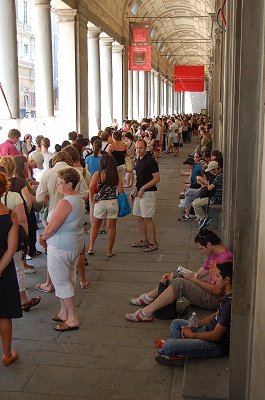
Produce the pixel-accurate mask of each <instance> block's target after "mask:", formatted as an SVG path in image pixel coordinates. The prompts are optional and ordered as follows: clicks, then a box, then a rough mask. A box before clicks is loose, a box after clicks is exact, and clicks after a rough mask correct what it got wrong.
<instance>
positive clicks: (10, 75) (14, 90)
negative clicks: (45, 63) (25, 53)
mask: <svg viewBox="0 0 265 400" xmlns="http://www.w3.org/2000/svg"><path fill="white" fill-rule="evenodd" d="M0 54H1V61H0V83H1V84H2V87H3V90H4V92H5V96H6V99H7V102H8V105H9V108H10V111H11V117H12V118H19V116H20V115H19V83H18V59H17V27H16V7H15V0H3V1H2V2H1V7H0ZM0 97H2V94H0ZM1 104H3V109H4V110H5V109H6V106H5V104H4V103H2V101H1ZM4 115H6V116H9V112H8V110H6V112H4Z"/></svg>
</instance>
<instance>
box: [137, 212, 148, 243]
mask: <svg viewBox="0 0 265 400" xmlns="http://www.w3.org/2000/svg"><path fill="white" fill-rule="evenodd" d="M137 223H138V227H139V230H140V235H141V240H142V241H143V242H147V241H148V239H149V238H148V235H147V226H146V223H145V220H144V219H143V218H142V217H139V216H137Z"/></svg>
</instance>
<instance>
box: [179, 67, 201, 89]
mask: <svg viewBox="0 0 265 400" xmlns="http://www.w3.org/2000/svg"><path fill="white" fill-rule="evenodd" d="M174 91H175V92H204V65H193V66H191V65H175V73H174Z"/></svg>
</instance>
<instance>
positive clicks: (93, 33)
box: [87, 22, 101, 39]
mask: <svg viewBox="0 0 265 400" xmlns="http://www.w3.org/2000/svg"><path fill="white" fill-rule="evenodd" d="M87 32H88V37H89V38H90V39H93V38H96V39H99V35H100V33H101V30H100V28H98V27H97V26H96V25H94V24H92V23H91V22H88V23H87Z"/></svg>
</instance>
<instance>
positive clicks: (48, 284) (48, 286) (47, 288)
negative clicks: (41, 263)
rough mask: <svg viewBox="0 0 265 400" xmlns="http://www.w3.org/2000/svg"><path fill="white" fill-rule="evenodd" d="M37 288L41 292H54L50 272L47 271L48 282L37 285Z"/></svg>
mask: <svg viewBox="0 0 265 400" xmlns="http://www.w3.org/2000/svg"><path fill="white" fill-rule="evenodd" d="M35 287H37V288H38V289H41V290H45V291H47V292H52V291H53V289H54V288H53V284H52V281H51V277H50V275H49V272H48V271H47V275H46V282H44V283H39V284H38V285H36V286H35Z"/></svg>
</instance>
